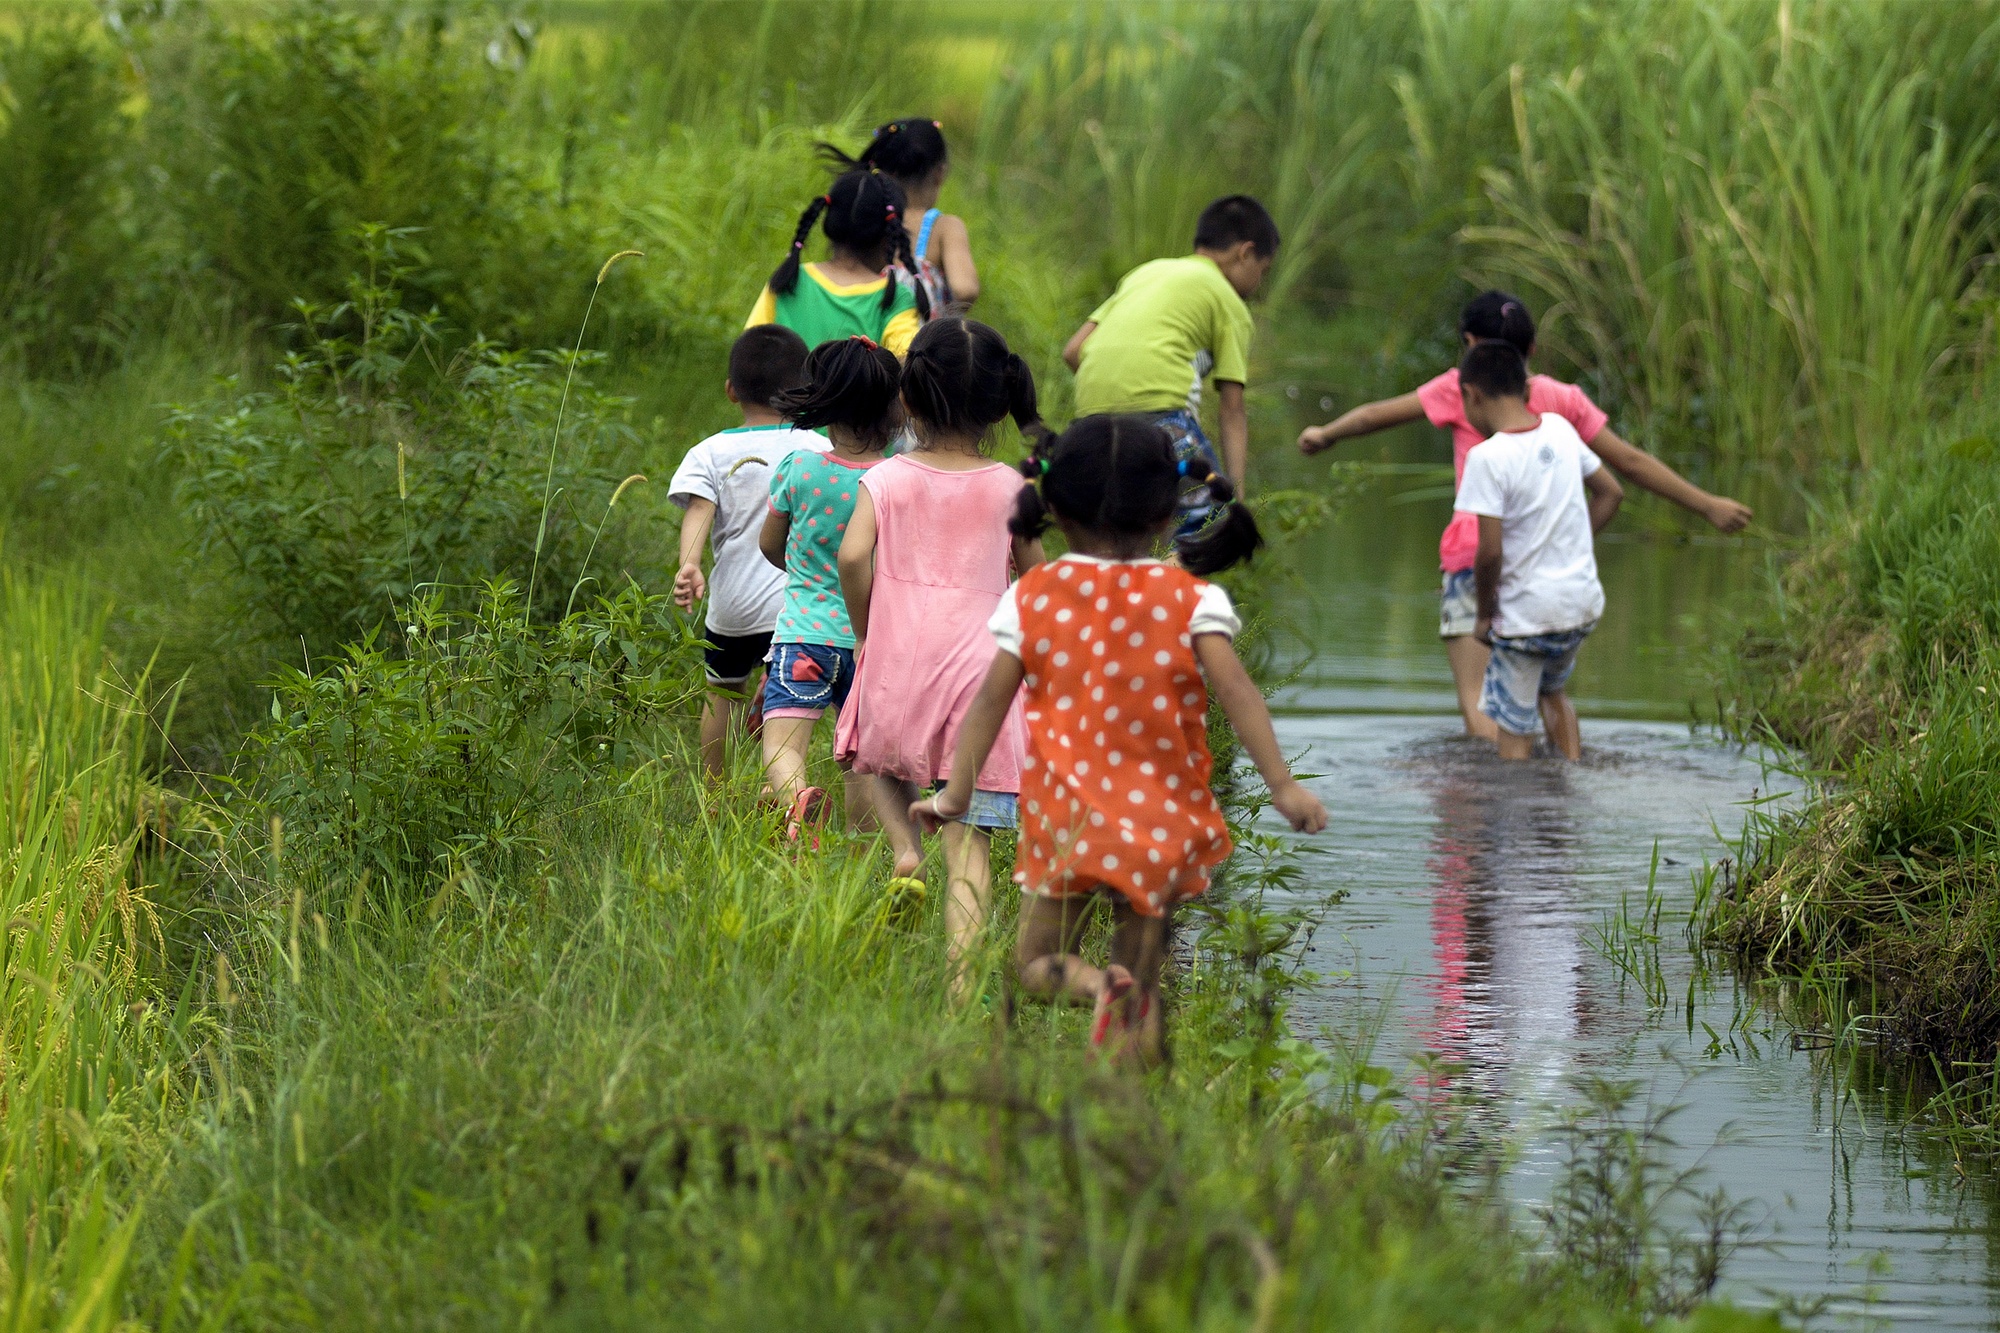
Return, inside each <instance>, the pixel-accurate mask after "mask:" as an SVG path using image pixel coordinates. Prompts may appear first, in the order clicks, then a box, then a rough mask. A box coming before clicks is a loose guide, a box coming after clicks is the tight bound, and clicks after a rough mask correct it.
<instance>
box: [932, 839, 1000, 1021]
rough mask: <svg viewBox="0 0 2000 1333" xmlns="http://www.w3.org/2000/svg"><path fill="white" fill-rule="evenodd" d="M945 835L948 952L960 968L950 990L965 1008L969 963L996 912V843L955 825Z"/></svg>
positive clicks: (968, 993)
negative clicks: (994, 850) (988, 922)
mask: <svg viewBox="0 0 2000 1333" xmlns="http://www.w3.org/2000/svg"><path fill="white" fill-rule="evenodd" d="M943 833H944V864H945V873H946V874H947V875H948V876H949V883H950V888H949V890H948V891H947V896H946V898H945V903H944V925H945V933H946V935H947V937H948V938H947V939H946V941H945V951H946V953H947V955H948V956H949V957H950V958H951V960H952V962H954V963H955V964H957V965H958V972H957V975H955V976H954V977H953V978H952V983H951V989H952V998H953V999H954V1000H957V1001H958V1002H960V1003H961V1004H962V1003H964V1002H965V1001H966V1000H967V999H970V998H971V995H970V992H971V989H972V977H971V976H970V975H969V974H968V972H967V962H968V959H969V956H970V955H971V953H972V951H973V949H974V948H975V947H977V945H978V943H979V936H980V933H981V932H982V931H984V930H985V929H986V918H987V915H988V914H989V913H990V912H991V911H992V910H993V860H992V857H991V855H990V854H989V849H990V848H991V846H992V843H993V840H992V838H991V837H989V836H988V834H987V832H986V830H985V829H977V828H973V827H972V826H971V825H970V824H960V823H956V822H954V823H950V824H946V825H945V826H944V830H943Z"/></svg>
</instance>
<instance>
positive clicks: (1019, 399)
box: [1003, 352, 1056, 472]
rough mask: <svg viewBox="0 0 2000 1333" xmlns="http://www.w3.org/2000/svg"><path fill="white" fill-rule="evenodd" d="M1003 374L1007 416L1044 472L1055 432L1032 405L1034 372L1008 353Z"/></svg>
mask: <svg viewBox="0 0 2000 1333" xmlns="http://www.w3.org/2000/svg"><path fill="white" fill-rule="evenodd" d="M1003 375H1004V377H1005V379H1006V384H1007V415H1009V416H1011V417H1013V418H1014V425H1015V427H1016V428H1017V429H1018V430H1019V431H1020V432H1021V435H1022V437H1023V438H1025V439H1026V440H1027V441H1028V449H1029V452H1030V453H1031V454H1032V455H1033V456H1034V457H1036V458H1040V459H1043V460H1044V462H1043V466H1042V471H1043V472H1047V471H1048V465H1047V462H1046V460H1047V458H1048V456H1049V454H1050V452H1051V451H1053V450H1054V448H1055V443H1056V433H1055V432H1054V431H1052V430H1050V429H1049V428H1048V427H1047V426H1045V425H1043V424H1042V410H1041V408H1040V407H1039V406H1038V405H1037V404H1036V402H1035V372H1034V371H1032V370H1029V369H1028V363H1027V362H1025V361H1023V360H1022V359H1021V358H1020V356H1019V355H1018V354H1017V353H1014V352H1009V353H1008V354H1007V368H1006V370H1005V371H1004V372H1003Z"/></svg>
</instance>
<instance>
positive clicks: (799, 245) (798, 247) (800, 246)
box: [792, 241, 806, 250]
mask: <svg viewBox="0 0 2000 1333" xmlns="http://www.w3.org/2000/svg"><path fill="white" fill-rule="evenodd" d="M805 248H806V243H805V242H804V241H793V242H792V249H794V250H803V249H805Z"/></svg>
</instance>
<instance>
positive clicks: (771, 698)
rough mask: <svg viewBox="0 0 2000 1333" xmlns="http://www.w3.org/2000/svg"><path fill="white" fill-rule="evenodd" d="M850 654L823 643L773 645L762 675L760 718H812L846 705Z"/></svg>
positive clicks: (851, 673) (850, 684)
mask: <svg viewBox="0 0 2000 1333" xmlns="http://www.w3.org/2000/svg"><path fill="white" fill-rule="evenodd" d="M853 686H854V650H853V649H852V648H835V647H832V646H831V645H829V644H824V643H774V644H772V645H771V660H770V665H769V667H768V668H767V669H766V670H765V672H764V716H765V717H767V718H771V717H807V718H816V717H818V716H819V715H820V714H822V713H824V712H826V710H827V709H829V708H832V709H835V710H838V709H839V708H840V706H841V705H842V704H844V703H846V702H847V692H848V690H850V689H851V688H853Z"/></svg>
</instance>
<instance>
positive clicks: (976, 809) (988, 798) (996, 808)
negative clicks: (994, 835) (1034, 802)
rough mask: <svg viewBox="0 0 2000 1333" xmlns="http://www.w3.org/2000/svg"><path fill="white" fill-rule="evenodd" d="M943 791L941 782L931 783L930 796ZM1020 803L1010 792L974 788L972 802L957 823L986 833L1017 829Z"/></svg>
mask: <svg viewBox="0 0 2000 1333" xmlns="http://www.w3.org/2000/svg"><path fill="white" fill-rule="evenodd" d="M943 790H944V784H943V783H942V782H938V783H933V784H932V786H931V795H933V796H935V795H937V794H938V793H939V792H941V791H943ZM1020 802H1021V798H1020V797H1019V796H1017V795H1016V794H1015V793H1013V792H1011V791H988V790H987V789H986V788H984V787H974V788H973V789H972V800H971V802H970V803H969V804H968V805H967V806H966V807H965V813H964V814H962V815H960V816H959V817H958V820H957V822H958V823H960V824H964V825H965V826H966V827H968V828H976V829H983V830H985V831H986V832H988V833H991V832H993V830H995V829H1010V828H1018V827H1020V824H1021V819H1020V811H1019V806H1020Z"/></svg>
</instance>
